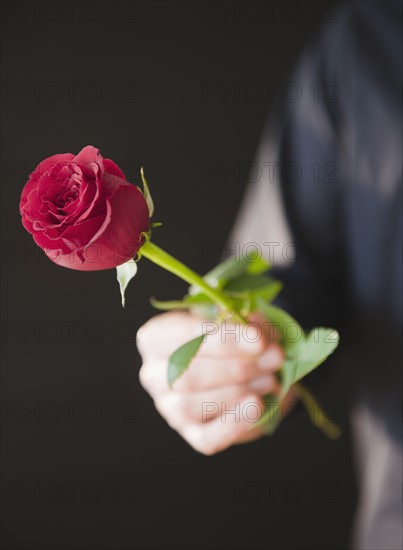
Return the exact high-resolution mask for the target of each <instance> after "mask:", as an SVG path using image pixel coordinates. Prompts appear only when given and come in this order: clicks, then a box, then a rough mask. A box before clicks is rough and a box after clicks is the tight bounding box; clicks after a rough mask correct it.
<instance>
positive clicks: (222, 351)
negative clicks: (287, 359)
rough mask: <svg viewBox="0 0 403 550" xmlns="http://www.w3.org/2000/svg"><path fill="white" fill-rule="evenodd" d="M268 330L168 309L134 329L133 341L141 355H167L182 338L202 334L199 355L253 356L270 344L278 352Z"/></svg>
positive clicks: (257, 325)
mask: <svg viewBox="0 0 403 550" xmlns="http://www.w3.org/2000/svg"><path fill="white" fill-rule="evenodd" d="M269 332H270V331H269V330H268V329H267V327H263V326H262V325H261V324H259V323H258V322H255V321H251V322H249V323H247V324H245V325H243V324H241V323H215V322H212V321H206V320H201V319H197V318H196V317H193V316H192V315H190V314H189V313H184V312H172V313H165V314H163V315H158V316H156V317H154V318H152V319H151V320H150V321H148V322H147V323H146V324H145V325H143V326H142V327H141V328H140V330H139V332H138V333H137V345H138V348H139V351H140V354H141V355H142V357H143V358H144V357H150V356H152V357H158V356H159V357H167V356H169V355H171V353H173V352H174V351H175V350H176V349H177V348H178V347H180V346H181V345H183V344H184V343H185V342H188V341H189V340H191V339H193V338H196V337H197V336H200V335H201V334H205V335H206V337H205V339H204V341H203V344H202V346H201V347H200V350H199V352H198V356H199V357H214V358H219V357H239V356H245V355H251V356H257V355H259V354H261V353H263V351H265V350H266V348H268V347H270V346H272V347H273V348H274V349H277V352H278V353H279V354H282V350H281V348H280V347H279V346H278V345H277V344H276V343H275V342H274V341H273V336H272V335H271V337H269Z"/></svg>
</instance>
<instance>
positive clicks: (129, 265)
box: [116, 260, 137, 307]
mask: <svg viewBox="0 0 403 550" xmlns="http://www.w3.org/2000/svg"><path fill="white" fill-rule="evenodd" d="M136 273H137V263H136V262H135V261H134V260H129V261H128V262H126V263H124V264H122V265H118V266H117V268H116V274H117V280H118V282H119V288H120V295H121V297H122V306H123V307H125V291H126V288H127V285H128V284H129V283H130V281H131V280H132V279H133V277H134V276H135V275H136Z"/></svg>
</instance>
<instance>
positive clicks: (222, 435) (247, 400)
mask: <svg viewBox="0 0 403 550" xmlns="http://www.w3.org/2000/svg"><path fill="white" fill-rule="evenodd" d="M262 412H263V401H262V399H261V398H260V397H259V396H257V395H255V394H250V395H247V396H245V397H244V399H243V400H242V401H240V402H239V403H237V404H236V408H235V409H234V413H232V414H231V413H230V414H228V413H227V414H226V415H225V416H223V415H221V416H220V417H218V418H215V419H214V420H212V421H211V422H206V423H204V424H197V423H187V424H185V425H184V426H183V427H181V428H179V429H178V432H179V433H180V434H181V435H182V437H183V438H184V439H186V441H187V442H188V443H189V444H190V445H191V446H192V447H193V448H194V449H195V450H196V451H198V452H199V453H202V454H204V455H212V454H215V453H218V452H220V451H223V450H224V449H226V448H227V447H229V446H230V445H234V444H235V443H240V442H245V441H251V440H253V439H257V438H258V437H261V435H262V430H261V429H260V428H257V427H254V424H255V422H256V420H258V419H259V417H260V416H261V414H262Z"/></svg>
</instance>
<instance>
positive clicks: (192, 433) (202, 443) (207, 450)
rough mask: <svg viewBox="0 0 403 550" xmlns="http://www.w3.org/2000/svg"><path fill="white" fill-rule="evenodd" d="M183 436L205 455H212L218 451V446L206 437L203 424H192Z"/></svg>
mask: <svg viewBox="0 0 403 550" xmlns="http://www.w3.org/2000/svg"><path fill="white" fill-rule="evenodd" d="M182 437H183V438H184V439H185V440H186V441H187V442H188V443H189V445H190V446H191V447H192V448H193V449H194V450H195V451H197V452H198V453H200V454H203V455H205V456H211V455H214V454H215V453H217V452H218V450H219V449H218V446H217V445H216V444H214V442H213V441H211V439H210V438H208V437H206V433H205V430H204V429H203V427H202V426H197V425H192V426H189V427H188V428H187V429H186V430H184V431H183V433H182Z"/></svg>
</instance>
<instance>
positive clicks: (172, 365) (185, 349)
mask: <svg viewBox="0 0 403 550" xmlns="http://www.w3.org/2000/svg"><path fill="white" fill-rule="evenodd" d="M204 338H205V335H204V334H202V335H201V336H198V337H197V338H194V339H193V340H190V341H189V342H186V344H183V346H181V347H180V348H178V349H177V350H176V351H174V352H173V354H172V355H171V357H170V358H169V362H168V384H169V386H170V387H172V384H173V383H174V382H175V380H176V379H177V378H179V376H181V374H183V373H184V372H185V370H186V369H187V368H188V366H189V363H190V361H191V360H192V359H193V357H194V356H195V355H196V353H197V352H198V350H199V348H200V346H201V345H202V342H203V340H204Z"/></svg>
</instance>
